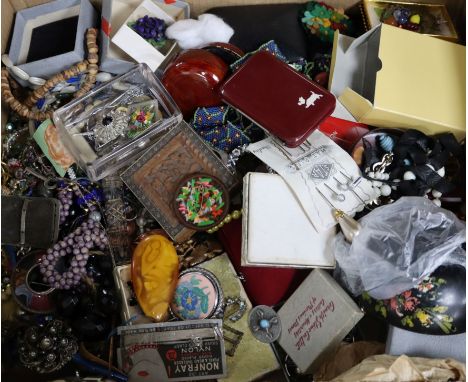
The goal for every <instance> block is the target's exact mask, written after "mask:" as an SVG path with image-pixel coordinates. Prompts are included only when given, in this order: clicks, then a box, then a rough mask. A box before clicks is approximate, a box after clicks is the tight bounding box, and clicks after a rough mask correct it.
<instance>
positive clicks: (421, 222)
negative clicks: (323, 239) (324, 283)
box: [334, 197, 466, 299]
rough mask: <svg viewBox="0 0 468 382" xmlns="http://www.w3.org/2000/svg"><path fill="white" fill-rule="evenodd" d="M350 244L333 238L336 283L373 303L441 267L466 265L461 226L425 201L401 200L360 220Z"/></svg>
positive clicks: (448, 213)
mask: <svg viewBox="0 0 468 382" xmlns="http://www.w3.org/2000/svg"><path fill="white" fill-rule="evenodd" d="M359 222H360V223H361V226H362V229H361V232H360V233H359V235H358V236H357V237H356V238H355V239H354V240H353V243H352V244H349V243H347V242H346V241H345V239H344V237H343V234H341V233H340V234H339V235H337V236H336V238H335V241H334V252H335V257H336V261H337V263H338V267H337V270H336V272H335V278H337V279H338V280H340V281H341V282H342V284H344V286H345V287H346V288H347V289H349V291H350V292H351V293H352V294H353V295H355V296H356V295H359V294H360V293H362V292H363V291H367V292H368V293H369V294H370V295H371V296H372V297H374V298H376V299H385V298H391V297H393V296H395V295H396V294H399V293H402V292H404V291H406V290H408V289H411V288H413V287H414V286H416V285H417V284H418V283H419V282H421V281H422V280H423V279H424V277H426V276H429V275H430V274H431V273H432V272H434V271H435V270H436V269H437V268H438V267H439V266H440V265H442V264H460V265H462V266H465V251H464V250H463V249H462V248H461V245H462V244H463V243H464V242H465V230H466V228H465V223H463V222H461V221H460V220H459V219H458V218H457V217H456V216H455V215H454V214H453V213H452V212H450V211H447V210H445V209H442V208H440V207H437V206H436V205H435V204H434V203H432V202H431V201H430V200H428V199H426V198H423V197H403V198H401V199H399V200H398V201H397V202H395V203H393V204H389V205H386V206H382V207H379V208H377V209H375V210H374V211H372V212H370V213H369V214H368V215H366V216H364V217H363V218H362V219H360V221H359Z"/></svg>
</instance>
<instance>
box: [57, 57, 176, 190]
mask: <svg viewBox="0 0 468 382" xmlns="http://www.w3.org/2000/svg"><path fill="white" fill-rule="evenodd" d="M181 120H182V114H181V113H180V110H179V108H178V107H177V105H176V104H175V103H174V101H173V100H172V98H171V96H170V95H169V93H168V92H167V91H166V89H165V88H164V86H162V84H161V83H160V81H159V80H158V78H157V77H156V75H155V74H154V73H153V72H152V71H151V70H150V69H149V68H148V66H147V65H145V64H140V65H137V66H135V68H134V69H132V70H131V71H129V72H128V73H126V74H123V75H122V76H119V77H117V78H115V79H113V80H112V81H110V82H107V83H105V84H104V85H102V86H99V87H97V88H95V89H94V90H92V91H90V92H89V93H87V94H86V95H84V96H83V97H80V98H77V99H75V100H73V101H72V102H70V103H68V104H67V105H65V106H63V107H61V108H60V109H58V110H56V111H55V112H54V122H55V126H56V127H57V129H58V132H59V136H60V138H61V140H62V142H63V143H64V145H65V146H66V148H67V150H68V151H69V152H70V154H71V155H72V156H73V158H74V159H75V161H76V163H77V164H78V165H79V166H80V167H81V168H82V169H83V170H85V171H86V174H87V175H88V177H89V178H90V179H91V180H92V181H97V180H100V179H102V178H104V177H105V176H107V175H111V174H114V173H116V172H117V171H118V170H119V169H121V168H122V167H124V166H126V165H127V164H128V163H129V162H131V161H132V160H134V159H136V158H137V157H138V156H139V155H141V154H142V153H143V151H144V150H146V149H147V148H148V147H150V145H151V144H152V143H154V142H155V141H156V140H157V139H159V138H160V137H161V136H162V135H163V134H164V133H165V132H167V130H168V129H170V128H171V127H174V126H175V125H177V124H178V123H179V122H180V121H181Z"/></svg>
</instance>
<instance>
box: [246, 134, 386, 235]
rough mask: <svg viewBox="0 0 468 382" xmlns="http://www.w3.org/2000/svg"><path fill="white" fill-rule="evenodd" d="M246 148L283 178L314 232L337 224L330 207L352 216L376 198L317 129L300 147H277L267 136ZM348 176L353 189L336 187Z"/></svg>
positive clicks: (368, 184)
mask: <svg viewBox="0 0 468 382" xmlns="http://www.w3.org/2000/svg"><path fill="white" fill-rule="evenodd" d="M248 151H250V152H251V153H252V154H254V155H255V156H256V157H258V158H259V159H260V160H261V161H263V162H264V163H266V164H267V165H268V166H270V167H271V168H273V170H275V171H276V172H277V173H278V174H280V175H281V176H282V177H283V179H284V180H285V181H286V183H287V184H288V185H289V187H290V188H291V190H292V191H293V192H294V194H295V195H296V197H297V199H298V200H299V202H300V203H301V205H302V207H303V208H304V211H305V213H306V214H307V216H308V218H309V221H310V222H311V223H312V224H313V226H314V227H315V229H316V230H317V231H323V230H327V229H329V228H331V227H333V226H334V225H335V224H336V220H335V217H334V215H333V209H339V210H342V211H344V212H345V213H347V214H350V215H352V214H354V213H355V212H356V210H357V209H359V208H362V206H363V201H367V200H373V199H375V198H376V197H377V195H376V193H375V191H374V190H373V188H372V184H371V182H369V181H368V180H367V179H364V178H362V177H361V172H360V170H359V167H358V166H357V164H356V162H354V160H353V159H352V158H351V156H350V155H349V154H348V153H347V152H346V151H344V150H343V149H342V148H341V147H339V146H338V145H337V144H336V143H335V142H333V141H332V140H331V139H330V138H328V137H327V136H326V135H325V134H323V133H321V132H320V131H318V130H316V131H314V132H313V133H312V134H311V135H310V136H309V138H308V139H307V140H306V142H305V144H302V145H301V146H300V147H299V148H295V149H290V148H286V147H285V146H280V144H279V143H277V141H276V140H275V139H274V138H272V137H269V138H266V139H264V140H262V141H260V142H256V143H253V144H251V145H249V147H248ZM288 155H289V156H288ZM291 158H292V159H291ZM350 179H351V180H352V181H353V186H352V188H351V189H352V191H351V190H346V191H345V190H342V189H340V188H338V186H339V183H342V184H345V183H346V182H348V181H350ZM343 196H344V200H343ZM340 198H341V200H340Z"/></svg>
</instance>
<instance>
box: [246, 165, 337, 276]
mask: <svg viewBox="0 0 468 382" xmlns="http://www.w3.org/2000/svg"><path fill="white" fill-rule="evenodd" d="M243 194H244V201H243V208H244V214H243V217H242V219H243V220H242V236H243V237H242V259H243V261H244V263H245V265H247V266H275V267H276V266H279V267H281V266H284V267H297V268H302V267H314V268H333V267H334V266H335V257H334V255H333V251H332V248H331V246H332V239H333V237H334V236H335V233H336V232H335V231H336V230H335V228H334V227H333V228H330V229H329V230H326V231H324V232H320V233H319V232H317V231H316V230H315V228H314V226H313V225H312V224H310V221H309V219H308V218H307V216H306V214H305V212H304V210H303V209H302V206H301V205H300V203H299V202H298V201H297V199H296V197H295V196H294V193H293V192H292V191H291V190H290V188H289V187H288V185H287V184H286V182H285V181H284V180H283V179H282V178H281V176H279V175H276V174H265V173H248V174H247V175H246V176H245V177H244V193H243Z"/></svg>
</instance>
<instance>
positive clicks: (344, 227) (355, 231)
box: [316, 188, 361, 243]
mask: <svg viewBox="0 0 468 382" xmlns="http://www.w3.org/2000/svg"><path fill="white" fill-rule="evenodd" d="M316 190H317V192H318V193H319V194H320V195H321V196H322V198H323V199H324V200H325V201H326V202H327V203H328V204H329V205H330V206H331V207H332V210H333V215H334V217H335V219H336V221H337V222H338V224H339V225H340V228H341V231H342V232H343V236H344V237H345V239H346V240H347V241H349V242H350V243H352V241H353V239H354V238H355V237H356V236H357V235H359V232H360V231H361V225H360V224H359V223H358V222H357V221H356V220H355V219H353V218H352V217H351V216H349V215H348V214H347V213H345V212H344V211H342V210H340V209H338V208H336V207H335V206H334V205H333V204H332V203H331V202H330V201H329V200H328V199H327V198H326V197H325V195H323V193H322V192H321V191H320V190H319V189H318V188H317V189H316Z"/></svg>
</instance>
